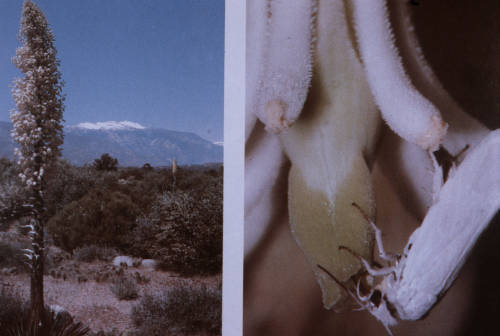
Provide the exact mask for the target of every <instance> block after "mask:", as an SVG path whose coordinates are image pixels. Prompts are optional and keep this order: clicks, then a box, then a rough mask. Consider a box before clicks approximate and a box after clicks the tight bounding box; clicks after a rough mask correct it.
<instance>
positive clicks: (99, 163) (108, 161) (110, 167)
mask: <svg viewBox="0 0 500 336" xmlns="http://www.w3.org/2000/svg"><path fill="white" fill-rule="evenodd" d="M94 168H95V170H104V171H115V170H117V169H118V160H117V159H115V158H114V157H112V156H111V155H109V154H108V153H105V154H102V155H101V158H99V159H95V160H94Z"/></svg>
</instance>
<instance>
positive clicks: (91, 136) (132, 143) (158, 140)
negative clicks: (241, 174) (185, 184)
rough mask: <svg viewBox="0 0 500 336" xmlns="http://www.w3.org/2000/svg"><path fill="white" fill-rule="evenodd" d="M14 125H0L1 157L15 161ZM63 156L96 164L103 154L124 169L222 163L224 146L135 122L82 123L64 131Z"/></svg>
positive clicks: (79, 161) (4, 123)
mask: <svg viewBox="0 0 500 336" xmlns="http://www.w3.org/2000/svg"><path fill="white" fill-rule="evenodd" d="M11 129H12V124H11V123H9V122H0V157H8V158H11V159H12V158H13V148H14V142H13V141H12V139H11V136H10V131H11ZM64 135H65V137H64V144H63V157H64V158H65V159H67V160H68V161H70V162H71V163H73V164H76V165H84V164H86V163H92V162H93V161H94V159H96V158H98V157H100V156H101V155H102V154H103V153H109V154H110V155H111V156H113V157H115V158H117V159H118V162H119V165H120V166H142V165H144V164H145V163H149V164H151V165H152V166H166V165H170V164H171V163H172V160H173V159H174V158H175V159H177V161H178V162H179V164H203V163H209V162H222V152H223V148H222V146H220V145H218V144H217V145H216V144H213V143H212V142H210V141H208V140H205V139H203V138H201V137H200V136H198V135H196V134H194V133H189V132H178V131H170V130H166V129H160V128H148V127H144V126H142V125H140V124H138V123H135V122H131V121H107V122H98V123H88V122H86V123H81V124H78V125H75V126H67V127H65V130H64Z"/></svg>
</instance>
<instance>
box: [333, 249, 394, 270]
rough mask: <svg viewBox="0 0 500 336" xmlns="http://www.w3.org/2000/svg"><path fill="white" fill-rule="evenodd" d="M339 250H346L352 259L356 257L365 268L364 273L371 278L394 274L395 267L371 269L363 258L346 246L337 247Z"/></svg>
mask: <svg viewBox="0 0 500 336" xmlns="http://www.w3.org/2000/svg"><path fill="white" fill-rule="evenodd" d="M339 250H346V251H348V252H349V253H350V254H352V255H353V256H354V257H356V258H357V259H358V260H359V261H361V263H363V265H364V266H365V269H366V271H367V272H368V273H369V274H370V275H372V276H384V275H387V274H390V273H395V272H396V267H394V266H390V267H383V268H379V269H375V268H373V267H372V266H371V265H370V263H369V262H368V261H366V259H365V258H363V257H361V256H360V255H359V254H357V253H356V252H354V251H353V250H351V249H350V248H348V247H346V246H339Z"/></svg>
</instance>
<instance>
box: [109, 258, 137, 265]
mask: <svg viewBox="0 0 500 336" xmlns="http://www.w3.org/2000/svg"><path fill="white" fill-rule="evenodd" d="M133 263H134V262H133V260H132V258H131V257H128V256H117V257H115V258H114V259H113V265H115V266H117V267H120V266H121V265H122V264H125V265H127V267H132V265H133Z"/></svg>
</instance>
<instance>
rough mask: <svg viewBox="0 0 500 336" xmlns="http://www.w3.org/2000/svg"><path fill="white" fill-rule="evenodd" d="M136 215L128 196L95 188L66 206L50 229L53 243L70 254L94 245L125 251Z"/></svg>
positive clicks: (52, 222) (49, 225)
mask: <svg viewBox="0 0 500 336" xmlns="http://www.w3.org/2000/svg"><path fill="white" fill-rule="evenodd" d="M137 214H138V208H137V206H136V205H135V204H134V203H133V202H132V200H131V198H130V197H129V196H128V195H125V194H123V193H121V192H119V191H109V190H106V189H102V188H95V189H92V190H91V191H90V192H89V193H88V194H87V195H85V196H84V197H83V198H81V199H80V200H78V201H74V202H71V203H70V204H68V205H67V206H65V207H64V208H63V209H62V210H61V211H59V212H58V213H57V214H56V215H55V216H54V217H52V218H51V219H50V220H49V222H48V225H47V227H48V230H49V232H50V233H51V235H52V237H53V239H54V243H55V244H56V245H58V246H61V247H62V248H64V249H66V250H68V251H72V250H74V249H75V248H77V247H81V246H84V245H91V244H96V245H99V246H106V245H107V246H113V247H116V248H118V249H119V250H126V249H127V248H128V247H129V245H130V241H129V240H130V238H129V237H130V233H131V232H132V230H133V228H134V226H135V218H136V216H137Z"/></svg>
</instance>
